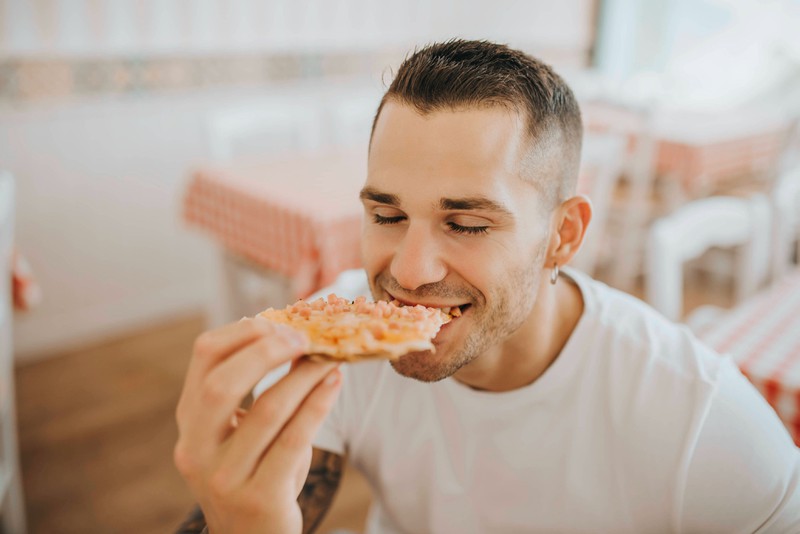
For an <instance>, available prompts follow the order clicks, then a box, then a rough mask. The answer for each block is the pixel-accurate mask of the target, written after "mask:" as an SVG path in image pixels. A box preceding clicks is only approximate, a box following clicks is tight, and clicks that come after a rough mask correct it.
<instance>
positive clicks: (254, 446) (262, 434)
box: [223, 360, 336, 481]
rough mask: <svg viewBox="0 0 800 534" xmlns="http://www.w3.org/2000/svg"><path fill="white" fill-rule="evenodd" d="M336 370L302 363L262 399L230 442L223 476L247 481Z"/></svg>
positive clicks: (327, 365)
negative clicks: (268, 451)
mask: <svg viewBox="0 0 800 534" xmlns="http://www.w3.org/2000/svg"><path fill="white" fill-rule="evenodd" d="M335 366H336V364H334V363H316V362H311V361H307V360H306V361H303V362H301V363H300V364H298V365H297V367H295V369H294V370H292V371H291V372H289V374H287V375H286V376H284V377H283V378H282V379H281V380H280V381H278V382H277V383H276V384H275V385H274V386H273V387H272V388H270V389H269V390H267V391H266V392H265V393H264V394H263V395H261V397H259V398H258V400H256V402H255V403H254V404H253V406H252V408H251V409H250V411H249V412H248V414H247V418H246V419H243V420H241V421H240V423H239V428H237V430H236V432H234V433H233V434H232V435H231V437H230V439H229V445H228V447H227V450H226V452H225V458H226V460H224V465H223V469H224V470H225V472H226V473H228V474H229V476H231V477H232V478H233V479H234V480H237V481H244V480H245V479H247V478H249V477H250V476H251V475H252V474H253V471H254V470H255V469H256V467H257V465H258V461H259V459H260V458H261V456H262V455H263V454H264V451H265V450H267V448H268V447H269V445H270V443H272V441H273V440H274V439H275V437H276V436H277V435H278V434H279V433H280V431H281V429H282V428H283V427H284V426H285V425H286V424H287V422H288V421H289V420H290V419H291V418H292V416H293V415H294V414H295V412H296V411H297V410H298V408H299V407H300V406H301V404H303V402H304V400H305V399H306V398H307V397H308V395H309V394H310V393H311V392H312V391H314V388H315V387H317V385H318V384H319V383H320V382H321V381H322V380H323V379H324V378H325V377H326V376H328V375H329V374H330V372H331V370H332V369H333V368H334V367H335Z"/></svg>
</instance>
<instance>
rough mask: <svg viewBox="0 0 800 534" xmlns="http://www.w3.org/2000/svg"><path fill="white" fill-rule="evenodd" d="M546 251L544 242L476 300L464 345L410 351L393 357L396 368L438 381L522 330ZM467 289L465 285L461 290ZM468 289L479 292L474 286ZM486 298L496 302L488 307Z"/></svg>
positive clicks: (427, 379) (411, 374) (532, 300)
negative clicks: (436, 350)
mask: <svg viewBox="0 0 800 534" xmlns="http://www.w3.org/2000/svg"><path fill="white" fill-rule="evenodd" d="M545 251H546V245H545V244H543V245H542V246H541V247H539V249H538V250H537V251H536V252H535V254H534V255H533V256H534V258H533V261H530V262H528V263H527V264H526V265H523V266H521V267H520V268H519V269H517V270H515V271H512V272H511V273H509V280H508V283H506V284H503V286H502V287H498V288H497V291H495V292H493V293H492V294H489V295H486V296H485V298H483V299H480V301H478V300H473V301H472V303H473V304H472V307H471V308H470V314H469V315H470V316H471V317H469V321H470V322H471V323H472V324H471V325H468V326H470V329H469V330H470V331H469V334H468V335H467V337H466V338H465V339H464V342H463V343H462V344H461V346H460V347H459V346H454V347H451V348H450V350H449V352H450V354H436V355H433V354H431V353H430V352H429V351H425V352H414V353H410V354H407V355H405V356H402V357H400V358H398V359H396V360H393V361H392V362H391V365H392V368H394V370H395V371H396V372H397V373H398V374H401V375H403V376H406V377H408V378H413V379H415V380H419V381H421V382H438V381H440V380H443V379H445V378H448V377H450V376H453V375H454V374H455V373H456V372H457V371H458V370H459V369H461V368H462V367H464V366H466V365H468V364H469V363H471V362H472V361H474V360H475V359H476V358H478V357H479V356H481V355H482V354H484V353H486V352H487V351H488V350H490V349H491V348H493V347H494V346H496V345H498V344H500V343H502V342H503V341H504V340H506V339H507V338H508V337H509V336H511V335H512V334H513V333H514V332H516V331H517V330H519V328H520V327H521V326H522V325H523V324H524V322H525V321H526V320H527V318H528V316H529V315H530V313H531V311H532V310H533V306H534V304H535V303H536V297H537V295H538V291H539V280H540V277H541V274H542V263H543V259H544V254H545ZM465 291H467V290H465V289H462V290H459V291H458V293H464V292H465ZM468 291H469V292H470V293H473V294H474V293H478V291H477V289H475V288H472V287H470V288H469V290H468ZM486 302H491V303H492V304H491V305H490V306H488V307H487V306H486ZM459 320H460V319H459ZM454 326H455V325H454ZM461 328H463V325H462V326H461ZM439 350H444V349H439Z"/></svg>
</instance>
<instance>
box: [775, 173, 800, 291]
mask: <svg viewBox="0 0 800 534" xmlns="http://www.w3.org/2000/svg"><path fill="white" fill-rule="evenodd" d="M771 201H772V213H773V219H772V224H773V229H772V279H773V281H776V280H779V279H780V278H781V277H782V276H783V275H784V274H786V272H787V271H788V269H789V268H790V267H791V266H792V264H793V259H794V257H795V254H800V250H798V245H800V243H799V242H798V241H800V165H798V166H797V167H795V168H793V169H790V170H788V171H786V172H784V173H782V174H781V175H780V176H778V179H777V181H776V182H775V187H774V188H773V190H772V195H771Z"/></svg>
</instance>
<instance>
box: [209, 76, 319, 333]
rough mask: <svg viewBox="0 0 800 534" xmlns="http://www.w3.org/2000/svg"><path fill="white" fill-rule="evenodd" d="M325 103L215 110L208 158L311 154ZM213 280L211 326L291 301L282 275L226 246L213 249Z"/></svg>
mask: <svg viewBox="0 0 800 534" xmlns="http://www.w3.org/2000/svg"><path fill="white" fill-rule="evenodd" d="M322 106H323V101H322V99H321V98H315V97H314V95H313V94H308V93H307V92H306V91H300V92H299V93H298V94H293V95H290V94H276V95H270V96H267V97H263V98H260V99H256V100H251V101H248V102H243V103H239V104H237V105H235V106H229V107H226V108H222V109H218V110H216V111H214V112H212V113H210V114H209V115H208V117H206V134H207V141H208V149H209V154H210V156H211V158H212V159H213V160H214V161H217V162H227V161H231V160H233V159H235V158H248V157H252V156H269V155H275V154H280V153H283V152H287V151H298V152H311V151H314V150H318V149H320V148H321V147H322V145H323V143H324V142H325V139H324V117H323V112H322V110H323V107H322ZM215 254H216V259H215V261H214V262H213V265H212V269H213V271H214V273H213V278H214V282H213V284H212V285H211V287H210V294H209V296H208V306H207V315H208V322H209V326H219V325H222V324H225V323H228V322H230V321H233V320H236V319H238V318H240V317H242V316H245V315H252V314H253V313H255V312H257V311H259V310H260V309H263V308H265V307H267V306H278V307H280V306H283V305H285V304H286V303H287V302H288V301H289V300H290V299H291V298H292V291H291V282H290V280H289V279H288V278H286V277H285V276H283V275H281V274H279V273H276V272H274V271H270V270H269V269H266V268H262V267H260V266H258V265H254V264H253V263H252V262H250V261H249V260H247V259H245V258H241V257H239V256H237V255H236V254H233V253H231V252H230V251H228V250H226V249H225V248H224V247H218V248H217V250H216V251H215Z"/></svg>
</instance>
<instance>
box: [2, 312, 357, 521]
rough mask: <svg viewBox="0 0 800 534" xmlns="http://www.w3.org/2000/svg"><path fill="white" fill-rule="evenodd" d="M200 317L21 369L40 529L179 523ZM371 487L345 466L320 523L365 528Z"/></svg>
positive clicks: (31, 504)
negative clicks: (187, 400)
mask: <svg viewBox="0 0 800 534" xmlns="http://www.w3.org/2000/svg"><path fill="white" fill-rule="evenodd" d="M202 326H203V321H202V319H201V318H200V317H192V318H187V319H183V320H178V321H175V322H172V323H170V324H165V325H163V326H160V327H158V328H155V329H152V330H148V331H146V332H141V333H139V334H137V335H133V336H131V337H128V338H125V339H120V340H117V341H114V342H110V343H106V344H103V345H101V346H98V347H94V348H90V349H87V350H82V351H77V352H73V353H69V354H64V355H62V356H60V357H56V358H52V359H48V360H46V361H42V362H39V363H35V364H31V365H27V366H24V367H21V368H19V369H17V377H16V378H17V384H16V387H17V399H18V408H17V409H18V424H19V434H20V448H21V461H22V472H23V480H24V487H25V493H26V501H27V502H26V504H27V510H28V524H29V531H30V532H31V533H32V534H39V533H41V534H53V533H59V534H72V533H75V534H78V533H80V534H87V533H92V534H95V533H106V532H108V533H115V534H127V533H131V534H133V533H145V532H146V533H151V532H171V531H173V530H174V529H175V527H176V526H177V525H178V524H179V523H180V521H181V519H182V517H183V516H184V515H185V514H186V512H187V511H188V510H189V509H190V508H191V506H192V504H193V500H192V497H191V495H190V494H189V492H188V490H187V489H186V486H185V485H184V483H183V481H182V479H181V478H180V476H179V475H178V473H177V471H176V470H175V468H174V467H173V465H172V447H173V445H174V443H175V439H176V436H177V431H176V428H175V422H174V415H173V414H174V410H175V405H176V403H177V401H178V396H179V394H180V388H181V385H182V383H183V375H184V372H185V369H186V366H187V363H188V360H189V355H190V350H191V346H192V342H193V340H194V338H195V337H196V336H197V334H198V333H199V332H200V331H201V330H202ZM368 499H369V490H368V488H367V487H366V484H365V483H364V481H363V479H361V478H360V477H359V476H358V475H357V474H356V473H351V472H349V471H348V472H347V473H346V475H345V480H344V481H343V486H342V489H341V491H340V495H339V496H337V500H338V502H336V503H335V504H334V508H333V509H332V510H331V513H330V515H329V517H328V519H327V520H326V523H325V524H324V525H323V528H322V529H321V530H320V531H321V532H327V531H329V530H331V529H332V528H335V527H347V528H350V529H354V530H360V529H361V527H362V526H363V521H364V517H365V513H366V505H367V503H368Z"/></svg>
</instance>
